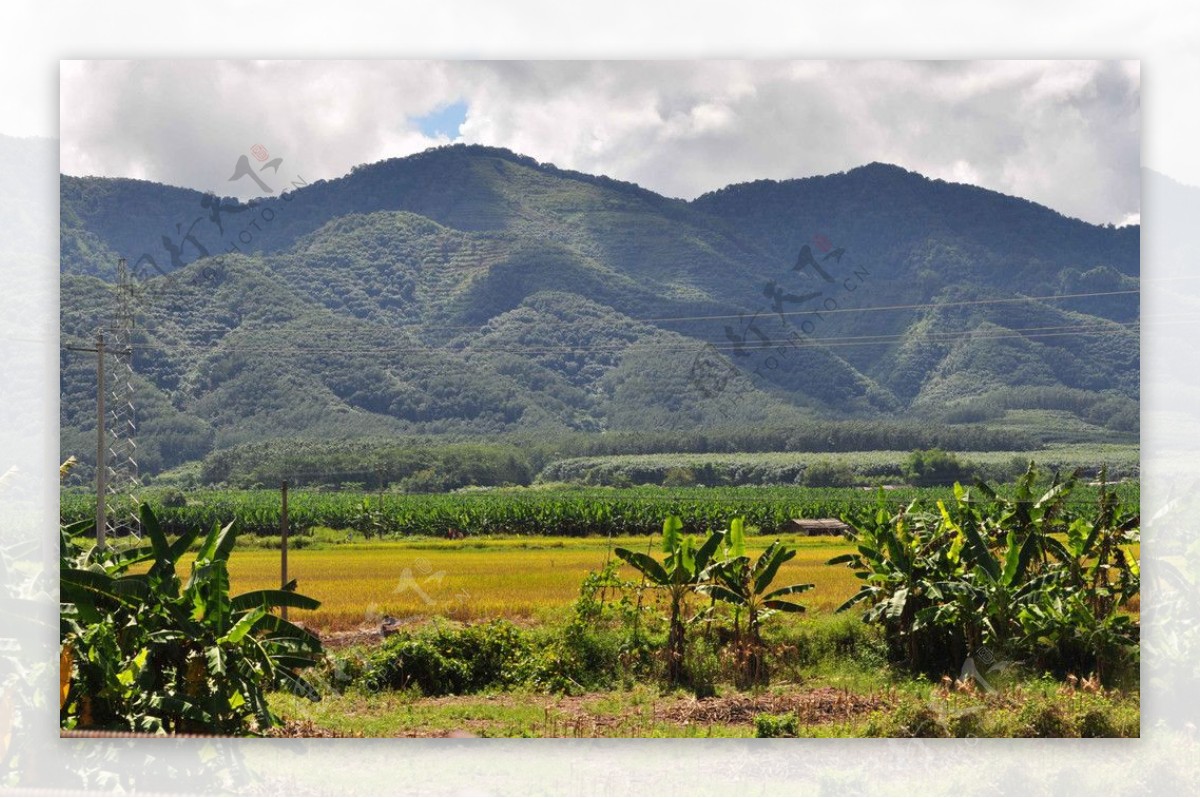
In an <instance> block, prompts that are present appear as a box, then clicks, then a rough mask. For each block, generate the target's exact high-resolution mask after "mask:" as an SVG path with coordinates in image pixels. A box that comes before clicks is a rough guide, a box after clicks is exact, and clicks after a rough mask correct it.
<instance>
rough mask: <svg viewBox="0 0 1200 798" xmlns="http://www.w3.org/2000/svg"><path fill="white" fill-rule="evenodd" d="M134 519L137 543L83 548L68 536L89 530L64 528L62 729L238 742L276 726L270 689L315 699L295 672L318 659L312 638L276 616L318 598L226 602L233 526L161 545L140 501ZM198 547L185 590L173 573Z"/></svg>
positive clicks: (288, 595) (266, 593) (269, 595)
mask: <svg viewBox="0 0 1200 798" xmlns="http://www.w3.org/2000/svg"><path fill="white" fill-rule="evenodd" d="M141 519H142V525H141V526H142V529H143V530H144V531H145V535H146V539H147V541H148V543H147V544H145V545H141V546H132V547H127V546H122V547H117V548H114V547H111V546H91V547H88V548H81V547H79V546H77V545H76V544H75V543H74V541H73V537H74V536H75V535H78V534H81V533H83V532H84V528H85V527H86V526H87V522H84V523H82V524H76V525H68V526H66V527H64V528H63V535H62V550H61V554H60V561H61V569H60V578H61V600H62V614H61V620H60V626H61V631H60V643H61V646H62V655H61V658H62V662H61V674H60V678H61V682H62V686H63V689H62V695H61V700H60V707H61V717H62V725H63V728H67V729H112V730H116V731H133V732H156V733H164V732H172V733H183V732H200V733H212V734H244V733H246V732H248V731H252V730H257V731H266V730H267V729H269V728H270V727H272V726H274V725H276V724H277V723H278V722H279V718H278V716H276V715H275V714H274V713H272V712H271V709H270V707H269V706H268V705H267V700H266V693H267V692H268V691H269V690H270V689H273V688H277V687H287V688H289V689H292V690H295V691H297V692H300V693H302V694H306V695H315V694H314V692H313V689H312V687H311V686H309V685H308V683H307V682H305V681H304V677H303V676H302V675H301V671H302V670H303V669H305V668H308V667H311V666H312V665H315V664H316V663H317V662H318V661H319V660H320V657H321V653H322V652H321V643H320V640H318V639H317V638H316V637H315V636H314V635H312V634H311V633H309V632H306V631H304V630H303V629H301V628H299V627H297V626H295V625H294V624H291V623H289V622H288V621H287V620H285V619H284V618H283V617H281V616H280V615H278V614H276V613H275V612H274V610H275V609H276V608H286V607H294V608H297V609H315V608H316V607H318V606H320V602H319V601H316V600H314V599H311V598H308V597H307V596H304V595H301V594H299V593H297V592H295V585H294V584H290V585H286V586H284V589H282V590H256V591H251V592H247V593H242V594H240V595H231V594H230V580H229V568H228V560H229V555H230V553H231V552H232V551H233V547H234V542H235V539H236V535H237V533H236V531H234V529H233V528H232V524H226V525H225V526H223V527H222V526H219V525H217V524H214V525H213V526H212V527H211V531H209V532H208V534H207V535H205V536H204V537H203V539H201V537H200V529H201V528H200V527H198V526H192V527H190V528H189V529H188V530H186V531H183V532H181V533H180V534H179V536H178V537H177V538H176V539H175V540H173V541H169V540H168V538H167V533H166V532H165V530H164V529H163V528H162V527H160V526H159V524H158V521H157V519H156V518H155V516H154V513H153V511H151V510H150V509H149V508H148V507H146V506H145V505H143V506H142V510H141ZM197 541H200V542H199V549H198V551H197V552H196V556H195V559H194V561H193V563H192V567H191V576H190V578H188V580H187V581H186V582H184V581H182V580H181V579H180V577H179V575H178V574H177V572H176V568H177V565H178V563H179V560H180V558H181V557H182V556H183V555H184V554H185V553H187V552H188V550H189V548H190V547H191V546H192V545H193V544H194V543H196V542H197ZM146 563H149V568H148V569H146V568H142V569H139V568H138V566H139V565H144V564H146Z"/></svg>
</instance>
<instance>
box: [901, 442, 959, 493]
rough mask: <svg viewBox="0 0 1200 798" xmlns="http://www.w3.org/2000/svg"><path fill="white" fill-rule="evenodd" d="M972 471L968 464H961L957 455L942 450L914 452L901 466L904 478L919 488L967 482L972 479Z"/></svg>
mask: <svg viewBox="0 0 1200 798" xmlns="http://www.w3.org/2000/svg"><path fill="white" fill-rule="evenodd" d="M971 470H972V469H971V467H970V466H969V465H967V464H966V463H960V462H959V461H958V458H957V457H956V456H955V455H953V454H951V453H948V452H943V451H942V450H941V449H926V450H924V451H922V450H917V451H914V452H913V453H912V454H910V455H909V456H908V457H907V458H906V459H905V461H904V464H903V465H902V466H901V471H902V473H903V474H904V478H905V479H906V480H907V481H908V482H909V483H910V484H913V485H916V486H918V487H930V486H933V485H953V484H954V483H955V482H967V481H968V480H969V479H970V478H971Z"/></svg>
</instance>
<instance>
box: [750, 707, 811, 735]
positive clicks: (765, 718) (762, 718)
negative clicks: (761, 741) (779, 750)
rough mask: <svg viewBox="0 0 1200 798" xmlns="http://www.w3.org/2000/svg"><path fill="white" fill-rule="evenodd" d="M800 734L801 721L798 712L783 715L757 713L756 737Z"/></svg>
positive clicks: (755, 722)
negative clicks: (797, 716) (797, 715)
mask: <svg viewBox="0 0 1200 798" xmlns="http://www.w3.org/2000/svg"><path fill="white" fill-rule="evenodd" d="M799 734H800V721H799V720H798V719H797V718H796V713H794V712H787V713H785V714H783V715H768V714H765V713H764V714H762V715H756V716H755V717H754V736H755V737H797V736H799Z"/></svg>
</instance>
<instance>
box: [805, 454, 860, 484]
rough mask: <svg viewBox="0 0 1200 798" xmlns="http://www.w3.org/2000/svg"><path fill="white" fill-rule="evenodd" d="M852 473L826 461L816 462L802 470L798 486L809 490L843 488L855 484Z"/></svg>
mask: <svg viewBox="0 0 1200 798" xmlns="http://www.w3.org/2000/svg"><path fill="white" fill-rule="evenodd" d="M855 482H856V480H855V478H854V472H853V471H851V470H850V467H849V466H845V465H837V464H836V463H832V462H830V461H828V460H817V461H815V462H813V463H811V464H809V466H808V467H807V468H805V469H804V474H803V475H802V476H801V477H800V484H801V485H804V486H805V487H809V488H845V487H851V486H853V485H854V484H855Z"/></svg>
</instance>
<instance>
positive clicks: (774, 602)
mask: <svg viewBox="0 0 1200 798" xmlns="http://www.w3.org/2000/svg"><path fill="white" fill-rule="evenodd" d="M728 540H729V545H728V548H727V555H726V558H725V559H723V560H721V561H718V562H715V563H713V564H711V565H710V566H709V567H708V571H707V572H706V573H705V574H704V575H703V577H707V578H702V580H701V581H702V582H706V583H705V584H701V585H700V587H699V588H698V590H699V592H701V593H703V594H706V595H709V596H712V597H713V598H714V599H717V600H720V601H724V602H726V603H728V604H730V605H732V606H733V607H735V608H736V610H737V611H738V613H740V611H741V610H745V611H746V632H747V640H746V646H745V648H746V652H745V657H744V659H743V679H744V681H745V682H746V683H747V684H765V683H766V681H767V667H766V657H765V655H764V645H763V641H762V635H761V632H760V624H761V622H762V620H763V619H764V618H766V617H768V616H769V615H771V614H773V613H776V612H804V606H803V605H801V604H797V603H795V602H794V601H788V600H786V599H785V597H787V596H794V595H797V594H799V593H803V592H805V591H807V590H812V588H813V585H812V584H797V585H787V586H786V587H777V588H772V586H771V585H772V582H774V581H775V577H776V576H777V575H778V573H779V568H780V566H782V565H783V564H784V563H785V562H787V561H788V560H791V559H792V558H793V557H795V556H796V550H795V549H793V548H791V547H788V546H784V545H782V544H781V543H780V542H779V541H775V542H774V543H772V544H771V545H770V546H768V547H767V549H766V551H764V552H763V553H762V554H761V555H759V557H758V559H757V560H755V561H754V562H753V564H752V563H751V560H750V557H749V556H747V555H746V543H745V519H743V518H735V519H733V521H731V522H730V524H729V536H728ZM708 580H711V582H709V581H708ZM737 625H738V621H737V617H736V615H735V620H734V634H735V636H737V637H739V638H740V630H739V629H738V628H737ZM739 642H740V641H739Z"/></svg>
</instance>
